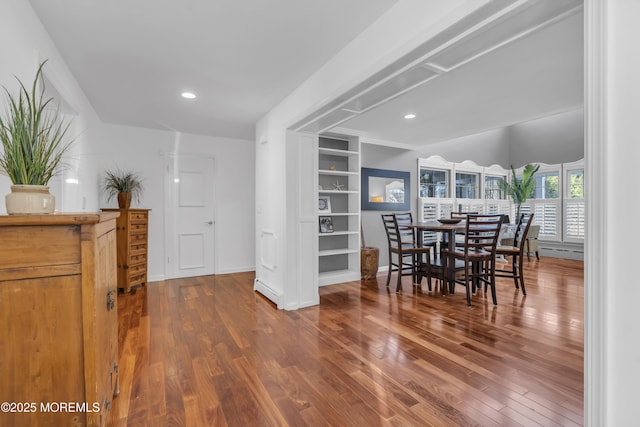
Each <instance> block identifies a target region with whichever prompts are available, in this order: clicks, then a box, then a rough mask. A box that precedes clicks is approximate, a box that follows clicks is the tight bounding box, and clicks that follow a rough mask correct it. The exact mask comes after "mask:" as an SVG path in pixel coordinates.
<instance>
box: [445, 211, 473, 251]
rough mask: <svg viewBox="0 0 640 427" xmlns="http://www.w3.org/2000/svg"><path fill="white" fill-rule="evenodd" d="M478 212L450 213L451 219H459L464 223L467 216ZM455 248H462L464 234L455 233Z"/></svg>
mask: <svg viewBox="0 0 640 427" xmlns="http://www.w3.org/2000/svg"><path fill="white" fill-rule="evenodd" d="M478 213H479V212H451V213H450V215H451V219H459V220H460V221H464V220H466V219H467V215H475V214H478ZM456 246H464V233H462V232H460V233H456Z"/></svg>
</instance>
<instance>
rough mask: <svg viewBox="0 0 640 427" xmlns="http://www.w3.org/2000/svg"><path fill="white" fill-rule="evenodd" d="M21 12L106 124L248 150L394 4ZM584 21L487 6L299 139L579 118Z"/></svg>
mask: <svg viewBox="0 0 640 427" xmlns="http://www.w3.org/2000/svg"><path fill="white" fill-rule="evenodd" d="M29 1H30V2H31V4H32V6H33V8H34V10H35V11H36V13H37V14H38V16H39V17H40V19H41V20H42V22H43V24H44V26H45V27H46V28H47V30H48V31H49V34H50V35H51V38H52V39H53V41H54V43H55V44H56V46H57V47H58V49H59V50H60V52H61V53H62V56H63V57H64V59H65V61H66V62H67V64H68V66H69V68H70V69H71V71H72V72H73V73H74V75H75V77H76V79H77V80H78V82H79V83H80V85H81V86H82V88H83V89H84V91H85V93H86V94H87V96H88V98H89V100H90V102H91V103H92V105H93V106H94V108H95V109H96V111H97V113H98V115H99V116H100V117H101V119H102V120H103V121H105V122H109V123H118V124H125V125H131V126H141V127H150V128H161V129H173V130H177V131H181V132H189V133H197V134H204V135H216V136H226V137H235V138H244V139H253V138H254V136H255V134H254V125H255V122H256V121H257V120H258V119H259V118H260V117H261V116H262V115H264V114H265V113H266V112H267V111H269V110H270V109H271V108H272V107H273V106H275V105H276V104H277V103H278V102H279V101H280V100H281V99H282V98H284V97H285V96H286V95H288V94H289V93H290V92H292V91H293V90H294V89H295V88H296V87H297V86H298V85H299V84H300V83H302V82H303V81H304V80H305V79H306V78H307V77H309V76H310V75H311V74H312V73H313V72H314V71H315V70H316V69H317V68H318V67H320V66H321V65H322V64H324V63H325V62H326V61H327V60H328V59H329V58H331V57H332V56H333V55H335V54H336V53H337V52H338V51H339V50H340V49H341V48H342V47H343V46H344V45H346V44H347V43H348V42H349V41H351V40H352V39H353V38H354V37H355V36H357V35H358V34H359V33H360V32H362V30H363V29H364V28H366V27H367V26H368V25H370V24H371V23H372V22H373V21H375V19H376V18H377V17H379V16H380V15H381V14H383V13H384V12H385V11H386V10H388V8H389V7H391V6H393V4H394V3H395V2H396V1H397V0H349V1H344V0H323V1H316V0H269V1H264V0H217V1H214V0H136V1H134V2H132V1H128V0H110V1H103V2H97V1H88V0H56V1H51V0H29ZM70 17H71V18H70ZM582 20H583V13H582V1H581V0H529V1H521V0H492V1H491V2H489V3H488V4H487V5H486V6H485V7H484V8H482V9H480V10H479V11H478V12H477V13H476V14H475V16H472V17H469V19H467V20H465V22H461V23H460V25H458V26H457V27H455V28H454V27H452V28H451V29H449V30H448V31H445V32H443V34H440V35H439V36H436V37H435V38H434V39H433V40H431V41H428V42H426V43H425V44H424V45H423V47H422V49H423V52H418V53H419V55H418V53H416V52H414V53H412V54H410V55H408V56H407V57H406V58H404V62H402V60H400V61H398V63H397V64H394V65H393V66H390V67H388V69H386V70H381V72H380V73H379V75H376V76H372V78H371V79H370V81H367V82H363V84H361V85H360V86H359V87H357V88H353V90H352V91H351V92H352V93H347V94H345V95H344V96H342V97H341V98H340V101H339V102H338V101H335V102H334V103H331V102H330V103H329V104H328V105H327V106H326V108H324V109H321V111H318V112H317V113H314V114H313V115H312V116H310V117H309V118H308V120H307V119H305V120H303V121H301V122H300V124H299V125H300V126H299V128H300V129H304V130H315V131H317V130H327V129H332V128H333V129H339V130H348V131H349V132H351V133H357V134H360V135H363V136H365V137H366V139H367V140H369V141H372V142H376V141H377V142H378V143H388V144H390V145H397V146H402V147H406V148H415V147H418V146H421V145H424V144H428V143H432V142H437V141H442V140H447V139H451V138H455V137H458V136H463V135H468V134H471V133H476V132H480V131H483V130H488V129H493V128H497V127H502V126H508V125H511V124H514V123H518V122H521V121H525V120H530V119H533V118H538V117H542V116H545V115H549V114H553V113H557V112H561V111H568V110H572V109H576V108H580V107H581V106H582V103H583V98H582V97H583V26H582ZM79 35H81V36H79ZM417 51H418V50H417ZM416 58H418V59H417V60H416ZM384 73H387V74H384ZM186 89H189V90H192V91H194V92H196V93H197V94H198V98H197V99H196V100H195V101H187V100H183V99H181V98H179V96H178V94H179V93H180V92H181V91H182V90H186ZM403 91H404V92H405V93H404V94H402V93H403ZM408 112H413V113H415V114H416V115H417V117H416V119H413V120H411V121H407V120H405V119H403V117H402V116H403V115H404V114H405V113H408ZM336 126H338V127H337V128H336Z"/></svg>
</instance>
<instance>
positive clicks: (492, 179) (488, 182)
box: [484, 175, 507, 200]
mask: <svg viewBox="0 0 640 427" xmlns="http://www.w3.org/2000/svg"><path fill="white" fill-rule="evenodd" d="M502 179H503V178H502V177H499V176H491V175H486V176H485V177H484V198H485V199H488V200H504V199H506V198H507V195H506V194H505V192H504V191H502V189H501V188H500V184H499V182H500V181H501V180H502Z"/></svg>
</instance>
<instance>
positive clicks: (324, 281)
mask: <svg viewBox="0 0 640 427" xmlns="http://www.w3.org/2000/svg"><path fill="white" fill-rule="evenodd" d="M356 280H360V271H353V270H335V271H327V272H324V273H320V274H319V275H318V286H326V285H333V284H334V283H341V282H353V281H356Z"/></svg>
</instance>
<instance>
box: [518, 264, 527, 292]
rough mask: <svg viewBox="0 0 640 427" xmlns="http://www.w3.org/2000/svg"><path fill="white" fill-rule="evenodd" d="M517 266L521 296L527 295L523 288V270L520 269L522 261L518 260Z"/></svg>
mask: <svg viewBox="0 0 640 427" xmlns="http://www.w3.org/2000/svg"><path fill="white" fill-rule="evenodd" d="M519 261H520V263H519V264H518V277H519V278H520V289H522V295H527V291H526V289H525V288H524V270H523V269H522V261H523V260H522V259H521V260H519Z"/></svg>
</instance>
